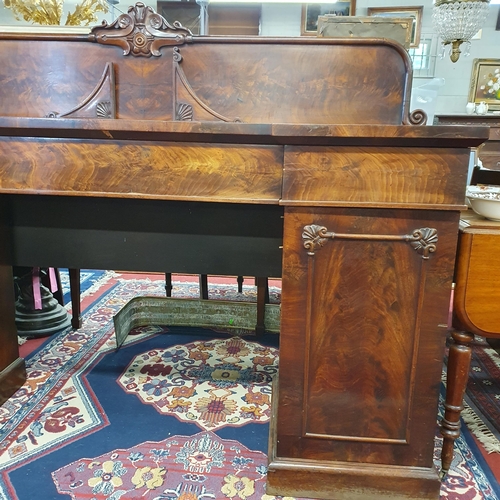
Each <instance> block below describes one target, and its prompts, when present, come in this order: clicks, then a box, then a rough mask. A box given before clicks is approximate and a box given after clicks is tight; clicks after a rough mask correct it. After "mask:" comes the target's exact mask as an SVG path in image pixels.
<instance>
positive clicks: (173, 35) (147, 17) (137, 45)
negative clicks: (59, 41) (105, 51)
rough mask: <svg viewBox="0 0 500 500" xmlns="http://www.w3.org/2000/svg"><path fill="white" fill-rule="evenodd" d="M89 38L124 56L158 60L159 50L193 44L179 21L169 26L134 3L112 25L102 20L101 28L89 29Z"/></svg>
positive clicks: (157, 15)
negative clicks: (118, 49) (113, 48)
mask: <svg viewBox="0 0 500 500" xmlns="http://www.w3.org/2000/svg"><path fill="white" fill-rule="evenodd" d="M90 38H91V40H92V41H95V42H98V43H102V44H104V45H117V46H118V47H121V48H122V49H123V54H124V55H129V54H132V55H133V56H144V57H151V56H152V55H153V56H156V57H159V56H161V52H160V49H161V48H162V47H164V46H165V45H182V44H184V43H187V42H192V41H193V34H192V33H191V31H190V30H188V29H187V28H184V26H182V25H181V24H180V23H179V22H178V21H175V22H174V23H173V24H170V23H168V22H167V20H166V19H165V18H164V17H162V16H160V14H158V13H156V12H155V11H154V10H153V9H152V8H151V7H149V6H146V5H144V4H143V3H142V2H137V3H136V4H135V6H133V7H129V9H128V12H127V14H122V15H121V16H119V17H118V18H117V19H116V20H115V21H113V22H112V23H111V24H108V23H107V22H106V21H103V24H102V26H96V27H94V28H92V31H91V34H90Z"/></svg>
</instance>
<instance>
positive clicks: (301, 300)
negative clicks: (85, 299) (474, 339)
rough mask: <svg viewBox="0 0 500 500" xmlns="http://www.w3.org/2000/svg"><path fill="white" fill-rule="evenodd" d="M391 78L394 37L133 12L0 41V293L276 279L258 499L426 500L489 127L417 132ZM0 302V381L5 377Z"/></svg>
mask: <svg viewBox="0 0 500 500" xmlns="http://www.w3.org/2000/svg"><path fill="white" fill-rule="evenodd" d="M318 61H321V64H318ZM411 81H412V75H411V61H410V59H409V57H408V54H407V52H406V51H405V50H404V49H403V47H401V46H400V45H398V44H397V43H396V42H391V41H387V40H374V39H327V38H322V39H320V38H316V37H303V38H288V39H287V38H270V37H261V38H259V37H255V38H252V37H247V38H241V39H240V38H232V37H203V36H200V37H195V36H193V35H191V34H190V33H189V31H188V30H185V29H184V28H182V27H180V26H179V25H177V24H176V25H170V24H168V23H167V21H166V20H164V19H163V18H162V17H161V16H159V15H158V14H156V13H154V12H153V11H152V9H150V8H146V7H145V6H144V5H142V4H137V5H136V6H135V7H131V8H130V9H129V11H128V13H127V14H122V15H121V16H120V17H119V18H118V20H117V22H116V23H113V24H112V25H109V26H101V27H96V28H94V29H92V31H91V32H90V33H89V34H88V35H71V36H69V35H57V36H55V35H54V36H52V37H51V36H50V35H44V36H40V35H34V34H31V35H18V34H14V35H13V34H4V35H2V34H0V83H1V85H0V97H1V100H0V158H1V160H0V231H1V232H2V238H1V240H0V241H1V245H0V247H1V250H0V264H1V265H2V266H3V267H2V272H1V273H0V278H1V281H0V285H1V288H0V292H1V294H2V297H4V294H5V296H7V297H10V294H11V288H12V286H11V283H10V282H9V275H10V267H11V266H12V265H24V266H33V265H36V266H45V267H48V266H51V267H68V268H74V269H79V268H84V267H89V268H97V269H99V268H100V269H132V270H145V271H164V270H165V269H169V270H172V271H175V272H189V273H193V274H210V273H214V274H230V275H249V276H280V275H281V276H282V304H281V308H282V310H281V332H280V373H279V380H277V381H276V385H275V387H274V391H273V405H274V406H273V412H272V416H271V432H270V451H269V467H268V476H267V491H268V493H269V494H274V495H282V496H296V497H311V498H326V499H330V498H336V499H346V500H347V499H349V500H353V499H367V500H368V499H370V500H373V499H377V498H379V499H381V498H391V499H392V500H394V499H396V498H401V499H403V498H407V499H409V498H411V499H434V500H437V499H438V497H439V489H440V481H439V476H438V473H437V470H436V469H435V467H434V464H433V451H434V434H435V427H436V415H437V404H438V392H439V385H440V379H441V368H442V359H443V354H444V344H445V334H446V321H447V315H448V298H447V296H448V293H447V291H448V290H450V288H451V283H452V278H453V268H454V260H455V251H456V243H457V233H458V222H459V216H460V210H462V209H463V208H464V205H463V201H464V192H465V185H466V180H467V169H468V159H469V148H471V147H476V146H478V145H480V144H481V143H482V142H484V140H486V139H487V138H488V129H487V128H484V127H483V128H481V127H443V126H436V127H423V126H419V125H423V124H424V123H425V114H424V113H423V112H419V111H416V112H413V113H411V114H410V113H409V96H410V95H411V88H410V86H411ZM78 103H81V104H80V105H78ZM367 103H370V105H367ZM66 110H70V111H66ZM11 306H12V303H11V301H10V299H9V300H7V301H6V302H3V301H2V316H1V317H0V335H1V338H2V345H3V346H5V345H8V346H9V347H8V349H6V350H5V354H3V356H4V357H3V358H2V362H3V366H2V367H0V368H4V367H5V364H6V363H8V362H9V360H10V362H11V363H14V364H15V366H19V367H21V365H22V361H21V360H19V358H18V357H17V356H18V354H17V349H16V348H15V347H14V343H16V337H15V330H14V328H13V307H11ZM9 366H10V365H9ZM0 377H3V378H8V373H2V374H0ZM13 385H15V384H13Z"/></svg>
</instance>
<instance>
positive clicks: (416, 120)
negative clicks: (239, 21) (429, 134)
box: [403, 109, 427, 125]
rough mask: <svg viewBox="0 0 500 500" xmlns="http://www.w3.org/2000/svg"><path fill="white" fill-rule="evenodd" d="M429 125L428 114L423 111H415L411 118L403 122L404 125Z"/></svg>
mask: <svg viewBox="0 0 500 500" xmlns="http://www.w3.org/2000/svg"><path fill="white" fill-rule="evenodd" d="M426 123H427V113H426V112H425V111H424V110H422V109H415V110H413V111H412V112H411V113H410V116H409V117H408V118H407V119H405V120H403V124H404V125H425V124H426Z"/></svg>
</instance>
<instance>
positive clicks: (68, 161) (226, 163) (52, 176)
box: [0, 138, 282, 203]
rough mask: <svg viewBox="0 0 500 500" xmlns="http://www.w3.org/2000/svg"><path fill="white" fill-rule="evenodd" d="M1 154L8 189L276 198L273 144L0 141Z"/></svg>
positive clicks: (1, 183)
mask: <svg viewBox="0 0 500 500" xmlns="http://www.w3.org/2000/svg"><path fill="white" fill-rule="evenodd" d="M0 155H2V157H3V158H4V160H3V161H2V164H1V165H0V189H1V190H2V191H4V192H10V193H16V192H21V193H41V192H43V193H45V194H73V195H82V194H87V195H94V196H96V195H101V196H103V195H106V196H121V197H140V198H148V197H149V198H153V197H156V198H163V199H177V200H179V199H191V200H193V201H206V200H211V201H216V200H218V199H220V200H225V201H226V202H240V203H241V202H243V201H245V202H247V203H248V202H249V203H278V200H279V198H280V193H281V169H282V161H281V158H282V149H281V148H280V147H278V146H251V147H250V146H245V145H237V146H236V145H230V144H220V145H217V144H197V143H191V144H189V145H187V144H182V143H168V142H146V141H134V142H127V141H97V140H94V141H83V140H59V141H48V140H43V139H18V140H12V139H11V140H5V139H4V138H0ZM20 158H22V161H19V159H20ZM250 186H251V188H249V187H250Z"/></svg>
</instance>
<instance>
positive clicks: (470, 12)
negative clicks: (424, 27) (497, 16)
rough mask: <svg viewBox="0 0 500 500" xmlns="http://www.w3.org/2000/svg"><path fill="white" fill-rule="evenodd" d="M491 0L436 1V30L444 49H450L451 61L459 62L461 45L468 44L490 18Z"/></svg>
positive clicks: (468, 46)
mask: <svg viewBox="0 0 500 500" xmlns="http://www.w3.org/2000/svg"><path fill="white" fill-rule="evenodd" d="M488 8H489V0H436V3H435V4H434V7H433V9H432V22H433V25H434V30H435V31H437V33H438V34H439V36H440V37H441V40H442V43H443V48H444V47H445V46H446V45H449V46H450V47H449V48H450V59H451V60H452V62H457V61H458V58H459V57H460V52H461V51H460V45H461V44H462V43H466V44H467V50H466V53H465V55H468V51H469V48H470V40H471V38H472V37H473V36H474V35H475V34H476V33H477V32H478V31H479V30H480V29H481V28H482V26H483V24H484V22H485V21H486V17H487V16H488Z"/></svg>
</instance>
